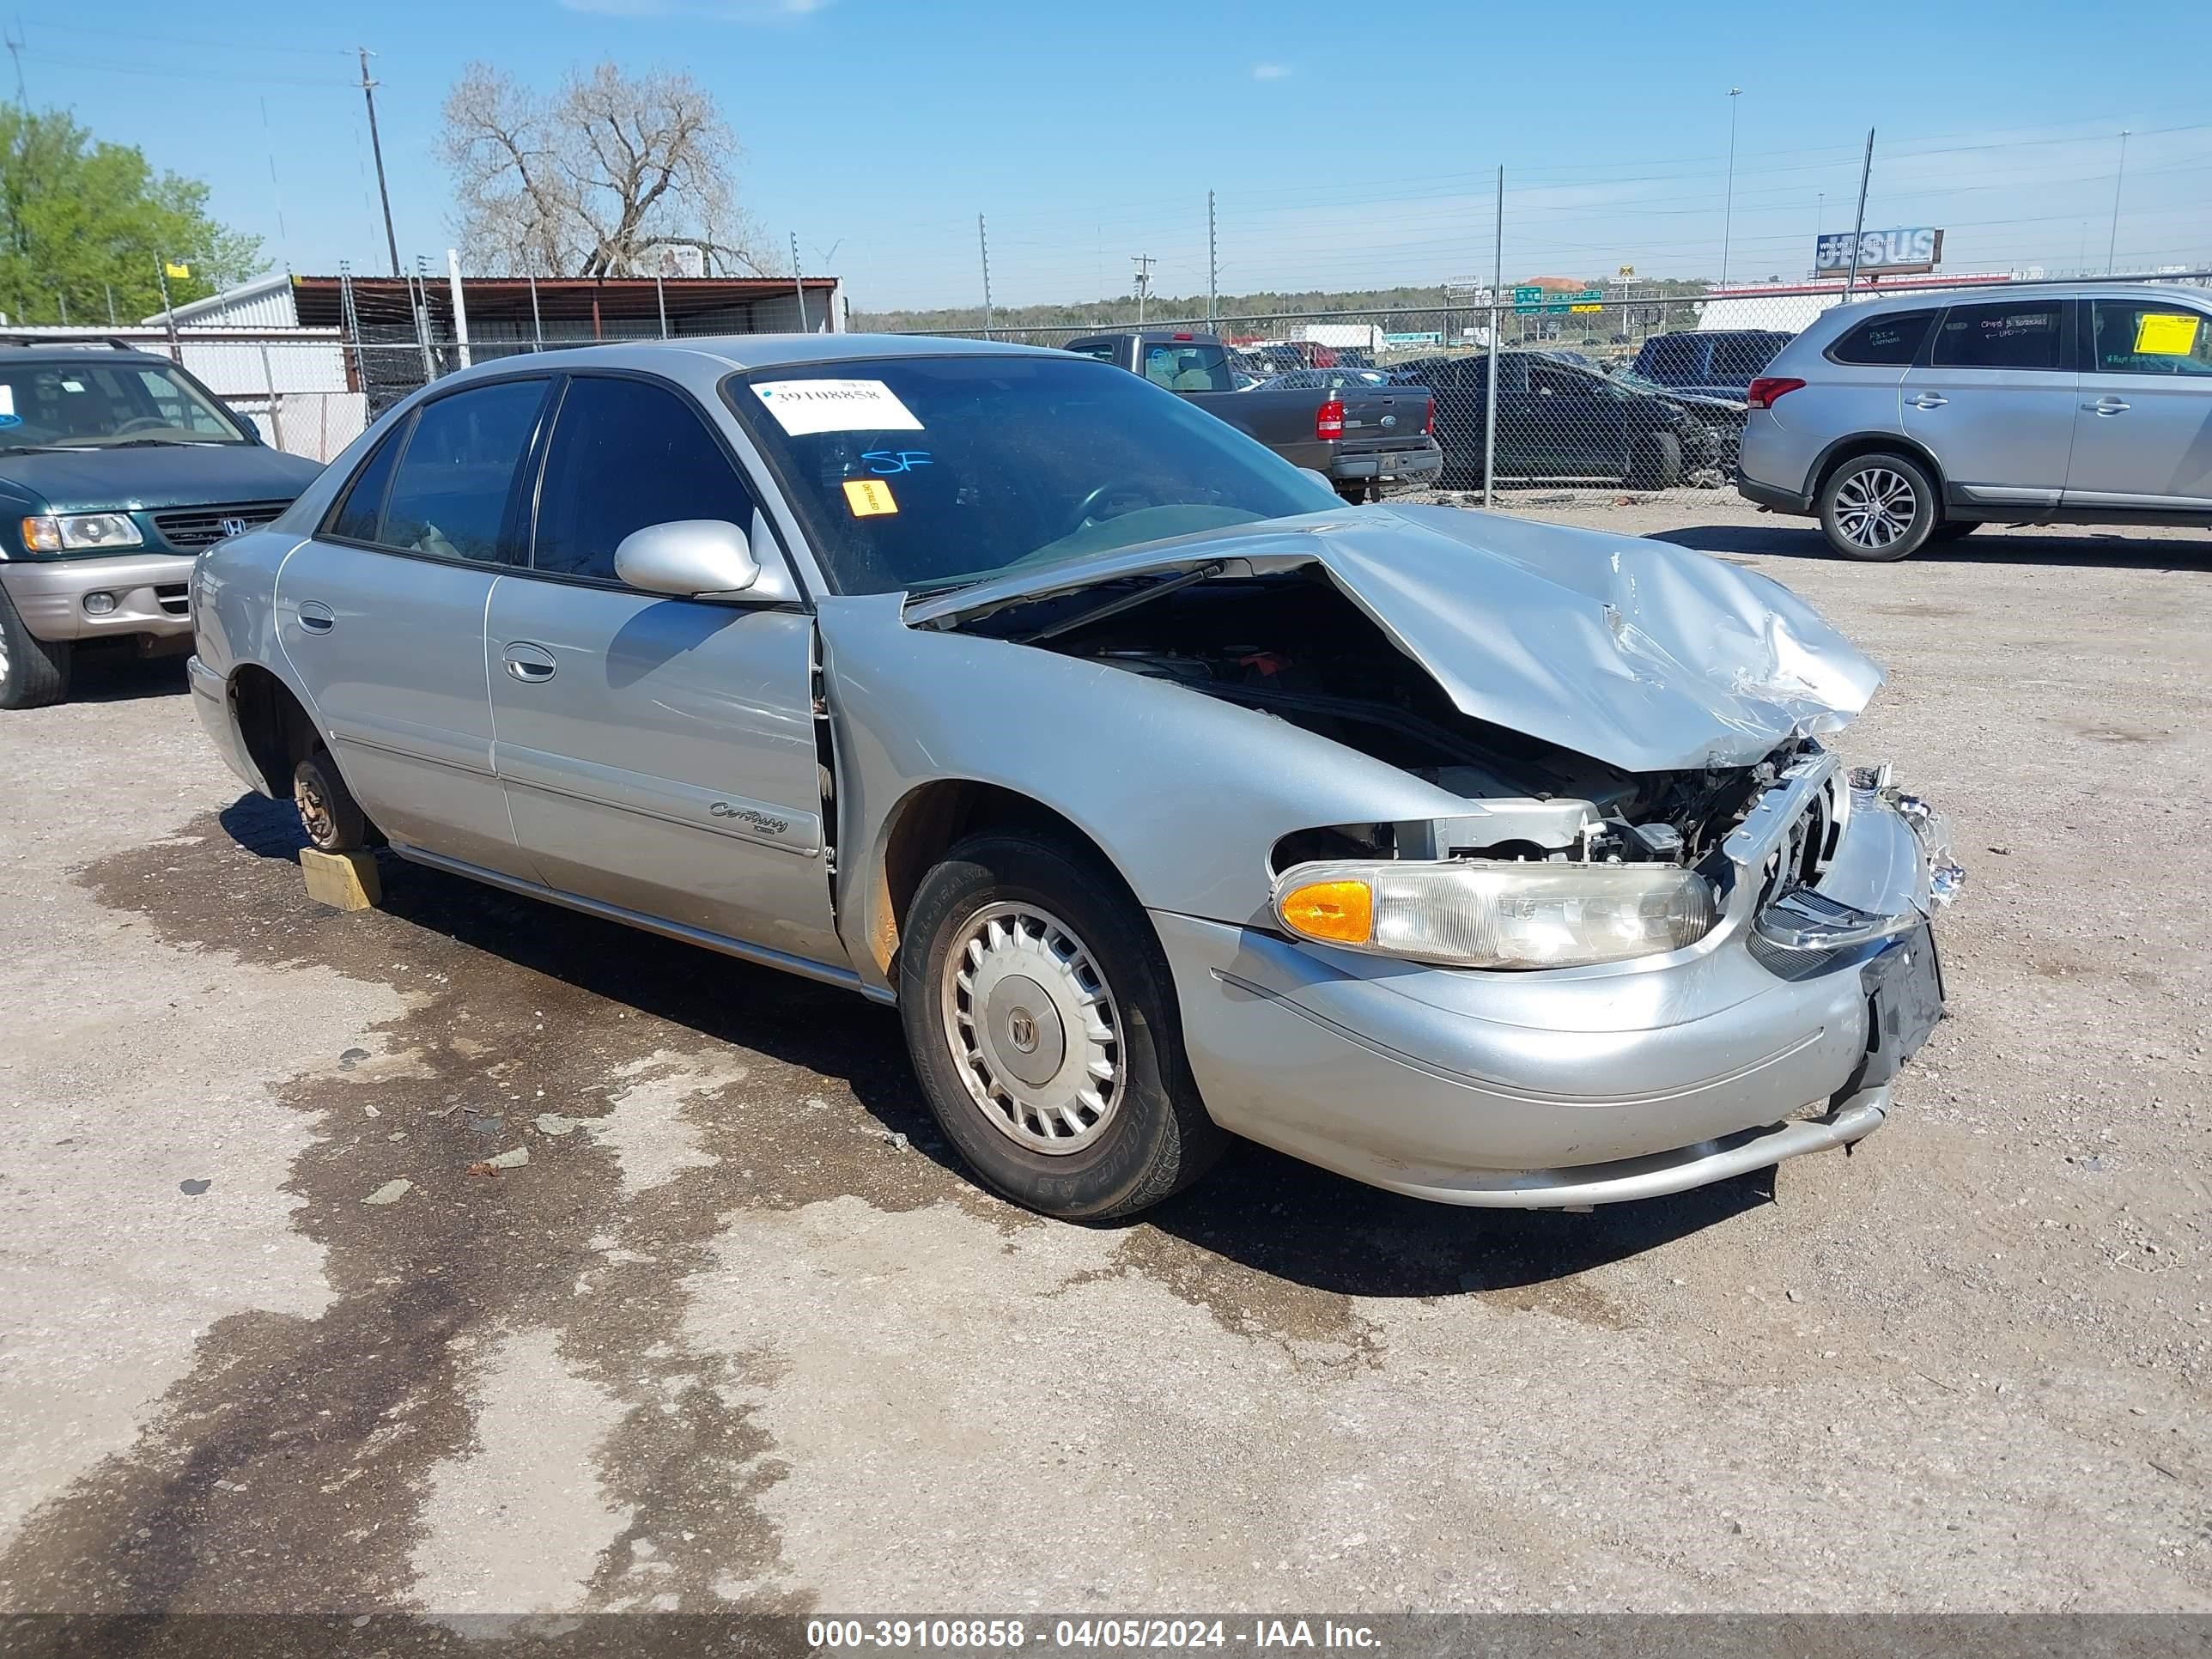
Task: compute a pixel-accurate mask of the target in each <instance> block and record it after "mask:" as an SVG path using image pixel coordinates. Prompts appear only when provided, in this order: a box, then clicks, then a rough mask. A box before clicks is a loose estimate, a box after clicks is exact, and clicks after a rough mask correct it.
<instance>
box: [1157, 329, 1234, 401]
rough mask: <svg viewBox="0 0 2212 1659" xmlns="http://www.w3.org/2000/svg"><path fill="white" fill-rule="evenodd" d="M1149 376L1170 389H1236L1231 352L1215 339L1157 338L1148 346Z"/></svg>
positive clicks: (1174, 390) (1213, 390)
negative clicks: (1177, 339) (1159, 339)
mask: <svg viewBox="0 0 2212 1659" xmlns="http://www.w3.org/2000/svg"><path fill="white" fill-rule="evenodd" d="M1144 371H1145V378H1146V380H1150V381H1151V382H1152V384H1153V385H1154V386H1165V387H1166V388H1167V389H1168V390H1169V391H1170V392H1234V391H1236V390H1237V377H1236V376H1235V375H1234V374H1231V372H1230V368H1229V354H1228V353H1227V352H1226V351H1225V350H1223V349H1221V348H1220V347H1219V346H1218V345H1215V344H1213V343H1211V342H1204V343H1201V342H1199V341H1190V342H1188V343H1186V342H1182V341H1176V342H1174V343H1168V342H1165V341H1156V342H1153V343H1148V344H1147V345H1146V347H1145V363H1144Z"/></svg>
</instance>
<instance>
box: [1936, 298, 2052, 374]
mask: <svg viewBox="0 0 2212 1659" xmlns="http://www.w3.org/2000/svg"><path fill="white" fill-rule="evenodd" d="M2065 327H2066V306H2065V302H2064V301H2058V300H2042V301H2015V302H2014V303H2012V304H2010V305H1979V306H1953V307H1951V308H1950V310H1948V311H1947V312H1945V313H1943V323H1942V327H1940V328H1939V329H1937V330H1936V349H1935V352H1934V354H1933V356H1932V357H1931V359H1930V361H1932V362H1934V363H1935V365H1936V367H1937V368H2057V367H2058V365H2059V363H2060V362H2061V361H2062V360H2063V359H2062V348H2063V336H2064V332H2065Z"/></svg>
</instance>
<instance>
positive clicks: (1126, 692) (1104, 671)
mask: <svg viewBox="0 0 2212 1659" xmlns="http://www.w3.org/2000/svg"><path fill="white" fill-rule="evenodd" d="M901 609H902V606H901V600H900V597H899V596H898V595H896V594H890V595H869V596H856V597H847V598H837V599H824V600H823V601H822V604H821V608H820V612H819V624H820V628H821V631H822V641H823V682H824V687H825V693H826V696H827V698H828V702H829V715H830V721H831V741H832V745H833V747H834V749H835V751H836V759H837V770H838V776H837V787H838V797H839V807H838V822H839V825H840V830H839V834H840V842H841V846H842V848H843V849H844V854H843V858H842V861H841V866H840V868H839V871H838V874H837V904H838V914H839V916H840V917H841V919H842V921H841V927H842V931H843V933H844V936H845V939H846V942H847V944H848V945H850V946H851V947H852V948H853V956H854V960H855V962H859V963H872V961H873V959H874V957H873V953H872V951H870V950H869V949H868V948H866V942H867V941H868V940H869V939H880V938H884V937H887V936H888V933H887V930H886V929H885V927H884V923H885V921H887V918H885V917H884V915H882V914H880V913H881V911H882V909H883V907H884V905H885V904H887V903H888V902H889V897H888V892H887V888H886V884H885V883H884V880H883V879H882V875H883V868H884V864H883V860H884V847H885V845H886V842H887V841H888V839H889V837H890V833H891V830H892V828H893V826H894V825H895V823H896V818H897V814H898V811H899V810H900V809H901V806H902V804H903V803H904V802H906V801H907V800H908V799H910V798H911V797H912V795H913V794H914V793H915V791H916V790H918V789H920V788H921V787H924V786H926V785H927V784H931V783H936V782H944V781H963V782H974V783H984V784H991V785H994V786H996V787H1000V788H1003V789H1006V790H1009V791H1011V792H1012V793H1016V794H1019V795H1023V796H1026V797H1027V798H1029V799H1032V800H1035V801H1037V802H1038V803H1040V804H1041V805H1044V806H1046V807H1048V808H1049V809H1051V810H1052V811H1054V812H1057V813H1059V814H1060V816H1061V817H1065V818H1066V819H1067V820H1068V821H1069V822H1070V823H1073V824H1075V825H1076V826H1077V827H1078V828H1079V829H1081V830H1082V831H1083V832H1084V833H1085V835H1087V836H1090V837H1091V840H1092V841H1093V842H1096V843H1097V846H1098V847H1099V848H1100V849H1101V850H1102V851H1103V852H1104V854H1105V855H1106V856H1107V858H1108V859H1109V860H1111V861H1112V862H1113V864H1114V866H1115V868H1116V869H1117V870H1118V871H1119V872H1121V877H1122V878H1123V879H1124V880H1125V881H1127V883H1128V884H1129V886H1130V888H1131V890H1133V891H1134V892H1135V894H1136V895H1137V897H1138V899H1139V901H1140V902H1142V903H1143V904H1144V905H1145V906H1146V908H1148V909H1154V910H1168V911H1174V912H1176V913H1179V914H1182V915H1194V916H1201V917H1205V918H1207V919H1209V920H1212V921H1225V922H1231V923H1235V924H1240V925H1242V924H1249V923H1255V922H1257V923H1261V924H1263V925H1270V924H1267V917H1268V915H1269V911H1268V901H1269V898H1270V896H1271V889H1272V883H1273V877H1272V874H1271V872H1269V870H1268V867H1267V855H1268V852H1269V849H1270V848H1272V847H1273V845H1274V843H1275V842H1276V841H1277V840H1279V838H1280V837H1282V836H1285V835H1287V834H1289V833H1290V832H1291V831H1292V830H1296V829H1314V828H1316V827H1319V826H1322V825H1327V824H1335V823H1370V822H1371V823H1388V822H1392V821H1401V820H1407V819H1425V818H1431V817H1438V816H1449V815H1450V814H1452V813H1455V812H1464V811H1467V810H1468V804H1467V802H1465V801H1464V800H1462V799H1460V798H1459V797H1458V796H1456V795H1454V794H1451V793H1449V792H1448V791H1446V790H1443V789H1439V788H1437V787H1436V786H1434V785H1433V784H1430V783H1426V782H1424V781H1422V780H1420V779H1419V778H1416V777H1413V775H1410V774H1408V773H1405V772H1401V771H1400V770H1398V769H1396V768H1395V767H1393V766H1389V765H1385V764H1384V763H1382V762H1380V761H1376V760H1374V759H1371V758H1370V757H1367V756H1365V755H1362V754H1359V753H1358V752H1357V751H1355V750H1350V749H1346V748H1345V747H1343V746H1342V745H1341V744H1334V743H1331V742H1329V741H1328V739H1327V738H1321V737H1317V736H1316V735H1314V734H1313V733H1311V732H1305V731H1303V730H1301V729H1299V728H1298V727H1297V726H1291V725H1290V724H1288V723H1287V722H1285V721H1283V720H1276V719H1273V718H1272V717H1270V716H1268V715H1266V714H1257V713H1255V712H1254V711H1252V710H1250V709H1247V708H1237V707H1236V706H1234V705H1232V704H1230V703H1226V702H1219V701H1217V700H1216V699H1213V698H1211V697H1208V696H1205V695H1204V694H1203V693H1201V692H1197V691H1192V690H1185V689H1184V688H1182V687H1180V686H1176V685H1173V684H1169V683H1167V682H1165V681H1162V680H1155V679H1151V678H1146V677H1145V676H1143V675H1141V674H1136V673H1133V672H1130V671H1127V670H1124V669H1120V668H1114V667H1109V666H1107V665H1103V664H1100V663H1095V662H1087V661H1084V660H1081V659H1076V658H1073V657H1065V656H1061V655H1059V654H1057V653H1054V652H1052V651H1049V650H1046V649H1043V648H1042V647H1035V646H1026V645H1016V644H1012V643H1010V642H1008V641H1003V640H994V639H988V638H985V637H981V636H977V635H966V634H959V633H948V632H940V631H938V630H935V629H921V628H909V627H908V626H907V625H906V623H904V621H903V620H902V617H901ZM864 971H865V970H864Z"/></svg>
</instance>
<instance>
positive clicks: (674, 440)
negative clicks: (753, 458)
mask: <svg viewBox="0 0 2212 1659" xmlns="http://www.w3.org/2000/svg"><path fill="white" fill-rule="evenodd" d="M674 519H720V520H725V521H726V522H728V523H730V524H734V525H736V526H738V528H739V529H742V530H750V528H751V526H752V520H753V499H752V494H751V492H750V490H748V489H746V488H745V483H744V479H742V478H740V477H738V473H737V470H736V469H735V468H734V467H732V465H730V458H729V457H728V456H727V455H726V454H725V453H723V451H722V447H721V446H720V444H718V443H716V442H715V441H714V435H713V434H712V433H710V432H708V429H707V428H706V426H705V424H704V423H703V422H701V420H700V419H699V416H698V414H697V412H696V410H693V409H692V408H691V406H690V404H686V403H685V402H684V399H682V398H679V397H678V396H677V395H676V394H675V393H674V392H671V391H669V390H668V389H667V388H666V387H665V386H654V385H653V384H651V383H650V382H648V381H645V380H612V379H607V380H601V379H596V378H593V377H592V376H589V375H583V376H579V377H578V378H577V379H575V380H571V381H570V382H569V383H568V395H567V396H565V397H564V398H562V400H561V412H560V414H559V415H557V416H555V417H554V422H553V441H552V444H551V445H550V447H548V448H547V450H546V452H545V482H544V484H543V485H542V486H541V487H540V489H539V493H538V537H537V542H536V544H535V546H534V549H533V550H532V556H531V564H532V567H533V568H536V569H538V570H548V571H554V572H557V573H559V574H562V575H568V576H596V577H599V578H600V579H601V580H606V581H612V580H615V549H616V548H617V547H618V546H619V545H621V544H622V539H623V537H625V536H627V535H629V533H630V532H632V531H633V530H642V529H644V528H645V526H647V525H649V524H666V523H668V522H669V521H670V520H674Z"/></svg>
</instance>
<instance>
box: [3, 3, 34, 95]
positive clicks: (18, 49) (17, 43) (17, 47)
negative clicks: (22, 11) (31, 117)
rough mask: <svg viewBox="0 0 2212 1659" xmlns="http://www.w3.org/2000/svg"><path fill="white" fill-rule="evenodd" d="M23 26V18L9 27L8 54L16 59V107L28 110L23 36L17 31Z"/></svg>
mask: <svg viewBox="0 0 2212 1659" xmlns="http://www.w3.org/2000/svg"><path fill="white" fill-rule="evenodd" d="M21 27H22V25H21V20H18V21H17V23H16V26H15V28H11V29H9V31H8V33H7V37H6V38H7V41H8V55H9V57H10V58H14V59H15V107H16V108H17V109H20V110H26V111H27V110H28V109H29V108H30V107H31V100H29V99H28V98H27V97H25V96H24V94H23V37H22V36H21V34H20V33H17V30H18V29H20V28H21Z"/></svg>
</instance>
